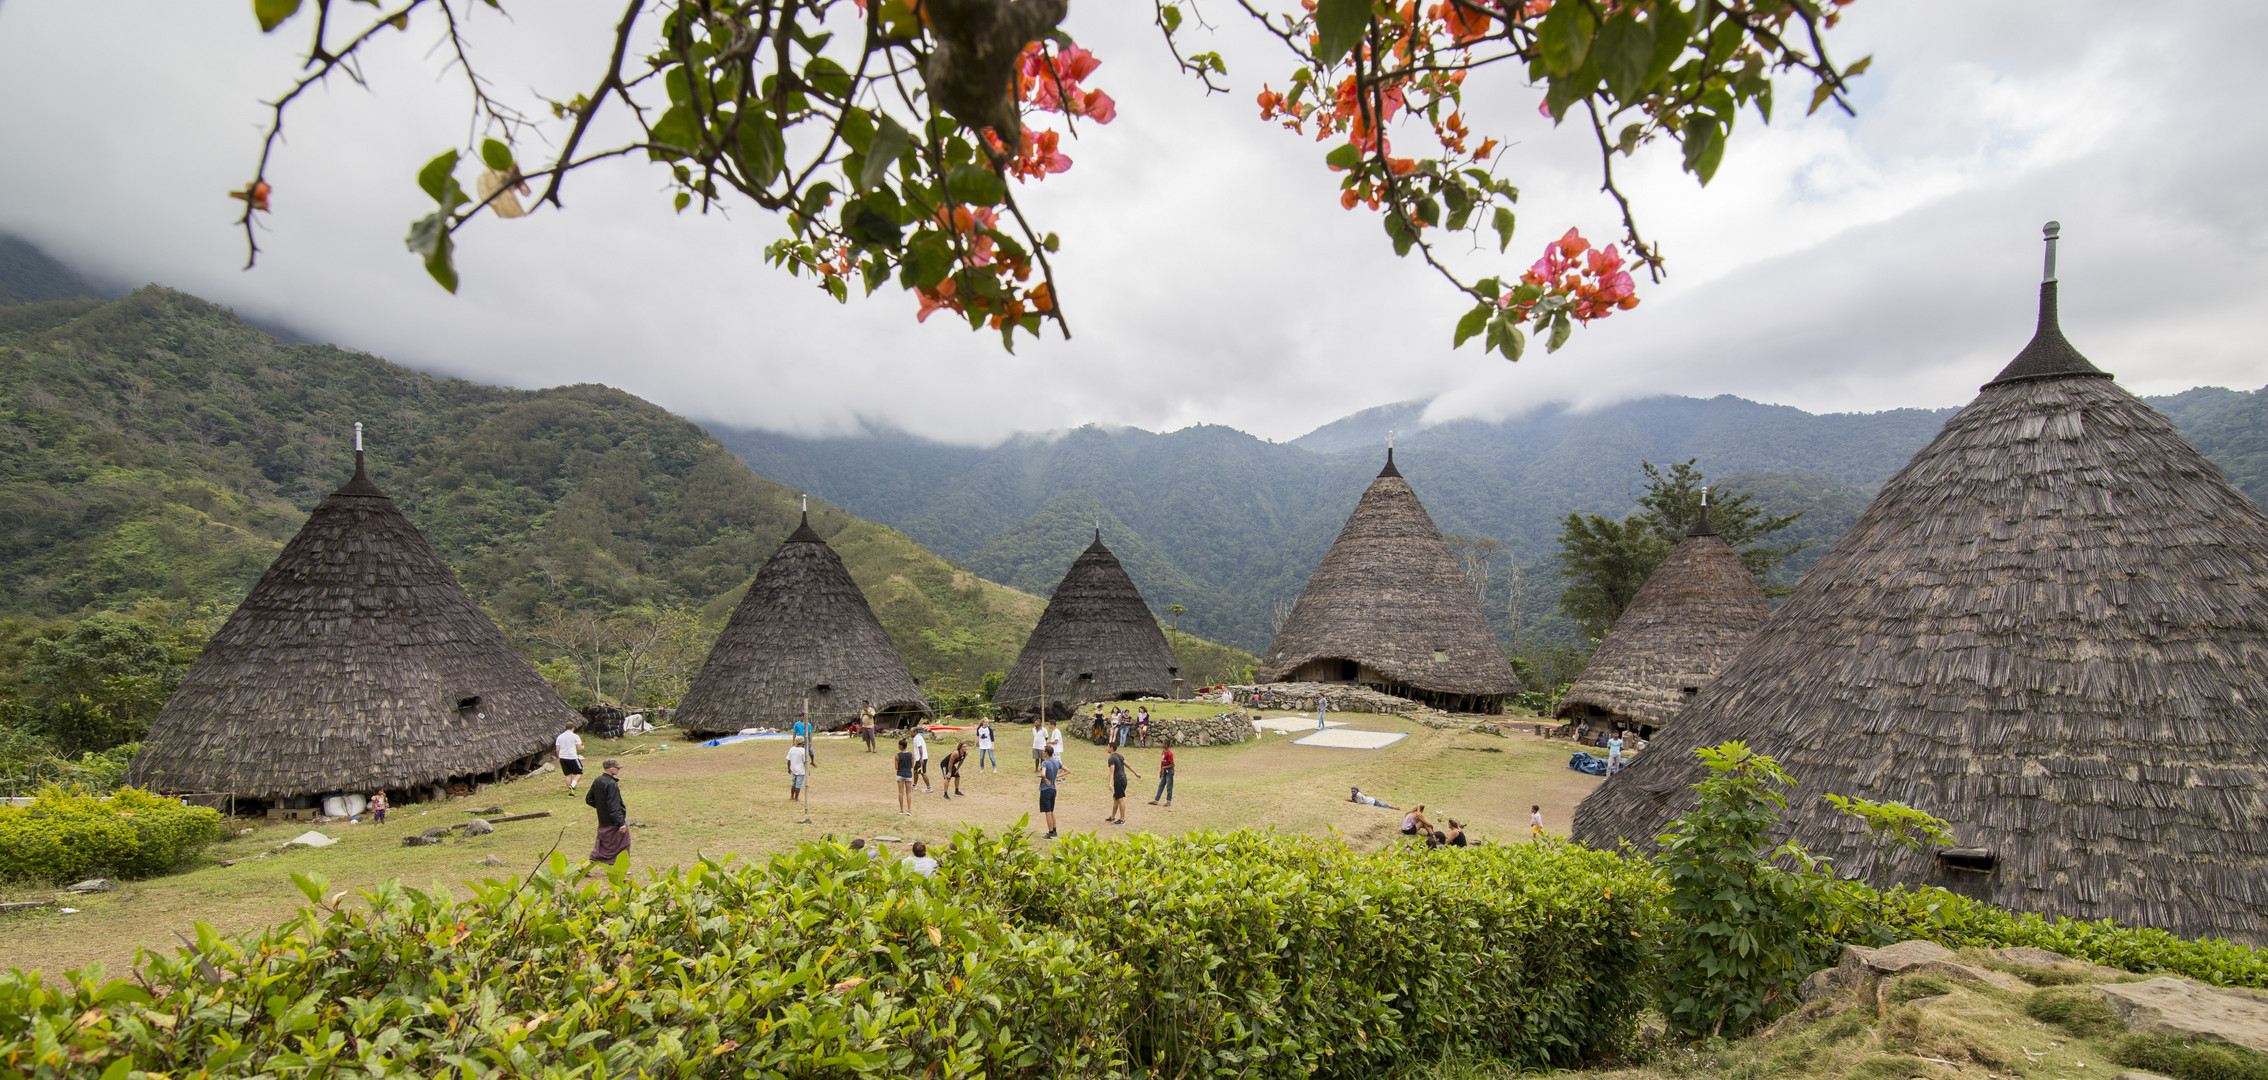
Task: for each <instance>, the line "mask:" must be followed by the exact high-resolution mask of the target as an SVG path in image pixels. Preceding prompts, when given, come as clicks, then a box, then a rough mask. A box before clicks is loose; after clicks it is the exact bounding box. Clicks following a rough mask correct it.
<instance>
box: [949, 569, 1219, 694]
mask: <svg viewBox="0 0 2268 1080" xmlns="http://www.w3.org/2000/svg"><path fill="white" fill-rule="evenodd" d="M1043 662H1044V663H1045V664H1046V669H1047V672H1046V673H1047V710H1048V712H1049V713H1051V714H1053V715H1055V716H1056V717H1057V718H1058V719H1060V718H1062V717H1064V716H1067V715H1069V713H1070V711H1071V709H1073V708H1074V707H1076V706H1077V705H1078V704H1079V703H1080V702H1082V701H1107V700H1111V699H1114V698H1121V697H1127V696H1130V695H1142V694H1154V695H1157V696H1159V697H1164V696H1166V695H1169V694H1171V693H1172V692H1173V680H1174V678H1175V676H1177V675H1179V674H1180V673H1181V672H1180V669H1179V668H1178V667H1176V666H1175V665H1176V663H1177V661H1175V660H1174V657H1173V647H1172V646H1170V645H1168V644H1166V639H1165V632H1164V631H1162V630H1159V629H1158V620H1157V617H1156V616H1155V615H1152V614H1151V613H1150V608H1149V606H1148V605H1147V604H1144V603H1143V602H1142V593H1141V591H1140V590H1138V589H1136V588H1135V587H1134V580H1133V579H1132V578H1129V577H1127V576H1126V568H1125V567H1123V566H1120V565H1119V564H1118V556H1116V555H1113V554H1111V553H1110V549H1109V548H1107V547H1104V546H1103V542H1102V530H1101V529H1097V530H1095V542H1094V543H1093V544H1091V545H1089V546H1088V548H1087V550H1085V551H1082V552H1080V553H1079V557H1078V558H1077V559H1074V560H1072V562H1071V569H1070V570H1069V571H1068V572H1066V573H1065V574H1064V575H1063V580H1062V581H1061V582H1059V583H1058V584H1057V585H1056V586H1055V595H1054V596H1053V597H1051V598H1050V599H1049V600H1048V602H1047V610H1046V611H1044V612H1042V613H1041V614H1040V620H1039V625H1038V626H1035V627H1033V628H1032V636H1031V637H1030V638H1029V639H1027V640H1026V641H1025V642H1024V651H1023V652H1022V653H1020V654H1018V655H1017V657H1016V666H1015V668H1014V669H1012V670H1010V671H1009V672H1008V678H1007V679H1005V680H1004V681H1002V682H1001V684H1000V689H999V690H997V691H995V692H994V693H993V695H992V700H993V701H995V702H997V703H999V704H1000V705H1002V706H1004V707H1006V708H1009V709H1012V710H1017V711H1018V712H1022V711H1024V710H1029V711H1030V712H1031V713H1032V714H1033V715H1035V716H1036V715H1038V712H1039V704H1040V667H1041V664H1042V663H1043Z"/></svg>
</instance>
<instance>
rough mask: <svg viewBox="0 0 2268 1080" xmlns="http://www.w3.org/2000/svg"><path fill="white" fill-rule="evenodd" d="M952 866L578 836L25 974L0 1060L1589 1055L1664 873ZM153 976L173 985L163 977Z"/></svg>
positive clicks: (1541, 848)
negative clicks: (649, 862) (654, 847)
mask: <svg viewBox="0 0 2268 1080" xmlns="http://www.w3.org/2000/svg"><path fill="white" fill-rule="evenodd" d="M939 855H940V862H941V866H940V868H939V869H938V871H937V875H936V876H935V877H934V878H929V879H924V878H921V877H917V876H915V875H913V874H911V873H909V872H908V871H906V870H904V869H903V868H902V867H900V866H898V865H895V864H877V863H869V862H868V861H867V859H866V857H865V855H864V854H863V853H854V852H850V851H848V850H845V849H844V848H842V847H839V846H837V845H834V844H810V845H806V846H804V847H803V848H801V849H800V850H798V851H795V852H792V853H789V854H785V855H781V856H777V857H774V858H772V859H770V860H769V861H768V862H766V863H764V864H762V865H738V864H729V863H717V862H713V861H703V862H702V863H701V864H699V865H697V866H694V867H692V868H690V869H687V870H683V871H678V870H671V871H668V872H666V873H657V874H656V875H654V877H653V878H652V880H650V881H648V882H647V883H644V884H632V883H630V882H628V881H626V880H625V879H623V878H622V877H620V876H617V877H616V878H614V879H612V880H609V881H607V882H604V883H599V882H593V883H589V884H579V883H577V882H575V881H573V880H570V877H569V875H570V868H569V866H568V864H567V862H566V860H565V859H564V858H554V860H553V861H552V863H551V865H550V866H548V867H546V868H544V869H542V870H540V871H539V872H538V873H536V874H535V875H533V876H532V877H531V878H529V879H528V880H527V881H525V882H521V881H519V880H517V879H508V880H504V881H495V880H490V881H485V882H481V883H478V884H476V885H474V886H473V887H472V891H473V893H474V895H473V897H472V899H470V900H464V901H459V900H455V899H453V898H452V896H451V895H450V894H449V892H448V891H447V890H442V889H435V890H431V891H421V890H405V889H402V888H400V887H399V886H397V885H395V884H392V883H387V884H384V885H381V886H379V887H378V888H377V889H376V890H374V891H372V892H369V893H365V894H363V897H364V901H365V902H362V903H340V902H339V901H340V900H342V899H344V898H345V896H346V894H344V893H342V894H340V895H339V896H338V897H335V898H333V899H332V900H331V901H330V902H329V903H327V904H326V903H323V902H321V900H320V898H321V896H322V893H323V888H324V886H323V883H322V882H321V881H320V880H317V879H311V878H300V879H298V880H299V881H300V884H301V888H302V890H303V891H305V892H306V893H307V895H308V897H309V900H310V902H311V904H313V905H314V906H311V907H309V908H306V909H304V910H303V911H302V913H301V914H300V915H299V917H297V918H296V919H294V920H292V921H290V922H287V923H285V924H282V925H279V926H276V927H274V928H271V929H269V930H266V931H264V932H261V933H257V934H250V935H245V936H243V937H239V938H235V939H224V938H222V937H221V936H220V935H218V934H216V933H214V932H213V931H212V930H211V929H210V928H207V927H199V930H198V940H197V943H196V945H195V946H194V948H191V949H184V950H180V951H177V952H176V953H174V954H173V955H170V956H155V955H150V954H144V955H143V956H142V957H141V958H139V961H138V966H139V968H140V977H139V979H138V980H137V981H136V982H135V983H128V982H125V981H114V982H107V983H106V982H103V981H102V978H101V974H100V972H99V971H93V972H83V973H73V974H71V975H67V976H65V977H64V978H63V979H62V980H59V981H58V982H57V983H56V984H54V985H48V984H47V983H45V982H43V981H42V980H41V978H40V976H39V975H38V974H37V973H32V974H24V973H20V972H19V973H12V974H10V975H6V976H0V1072H6V1073H9V1074H11V1075H13V1074H14V1073H15V1072H21V1073H23V1074H26V1075H54V1076H65V1075H69V1076H89V1077H109V1076H118V1077H125V1076H127V1075H129V1074H130V1073H132V1072H134V1071H137V1070H141V1071H155V1072H163V1073H165V1074H167V1075H172V1076H223V1075H226V1076H248V1075H290V1076H333V1075H344V1076H359V1075H365V1074H369V1075H377V1074H384V1075H425V1076H434V1075H452V1076H456V1075H464V1076H473V1075H483V1076H513V1077H518V1076H538V1075H543V1076H550V1075H562V1076H564V1075H579V1076H633V1075H635V1076H669V1077H715V1078H718V1080H723V1078H727V1077H732V1078H739V1077H765V1078H779V1077H805V1076H808V1077H821V1076H824V1077H840V1078H845V1080H865V1078H873V1080H882V1078H885V1077H887V1078H890V1080H904V1078H916V1080H918V1078H923V1077H928V1078H931V1080H963V1078H974V1077H982V1078H985V1080H1024V1078H1033V1080H1036V1078H1039V1077H1052V1076H1078V1077H1097V1078H1109V1077H1130V1076H1135V1075H1141V1076H1175V1077H1191V1078H1194V1077H1200V1076H1204V1077H1214V1076H1231V1075H1233V1076H1236V1077H1252V1078H1259V1077H1270V1076H1276V1077H1295V1078H1306V1077H1309V1076H1311V1075H1312V1076H1320V1077H1358V1076H1371V1075H1376V1074H1377V1073H1378V1072H1381V1071H1386V1070H1389V1069H1392V1068H1395V1067H1398V1066H1400V1065H1403V1064H1406V1063H1412V1062H1423V1061H1431V1060H1439V1059H1442V1058H1446V1057H1450V1056H1452V1055H1457V1054H1478V1053H1499V1054H1503V1055H1504V1056H1507V1057H1510V1058H1512V1059H1513V1060H1515V1061H1520V1062H1534V1063H1540V1062H1545V1061H1556V1062H1568V1061H1573V1060H1575V1059H1576V1057H1577V1056H1579V1055H1580V1054H1582V1053H1585V1052H1595V1051H1597V1050H1599V1049H1603V1048H1605V1046H1606V1045H1607V1044H1608V1043H1609V1042H1610V1041H1612V1040H1616V1039H1620V1038H1624V1037H1626V1036H1627V1034H1628V1032H1629V1031H1630V1029H1631V1028H1632V1026H1633V1021H1634V1018H1635V1012H1636V1010H1637V1008H1638V1007H1639V1006H1640V1005H1641V1004H1642V1002H1643V1000H1644V996H1645V995H1644V992H1643V989H1644V985H1645V979H1646V975H1645V964H1644V956H1645V950H1646V944H1645V943H1646V940H1647V937H1646V936H1647V935H1648V934H1650V933H1651V932H1653V931H1654V930H1655V927H1654V925H1653V924H1652V923H1651V922H1650V921H1649V917H1648V916H1647V915H1646V914H1645V913H1646V912H1647V911H1648V910H1650V909H1651V908H1652V907H1654V906H1655V905H1656V904H1657V903H1658V890H1657V889H1656V887H1655V886H1653V885H1652V884H1651V882H1650V880H1649V877H1648V875H1647V874H1646V873H1645V872H1644V870H1643V868H1642V867H1641V866H1639V865H1637V864H1634V863H1631V862H1629V861H1628V860H1624V859H1622V858H1620V857H1618V856H1614V855H1608V854H1601V853H1596V852H1589V851H1584V850H1581V849H1576V848H1568V847H1562V846H1559V845H1551V844H1543V845H1534V846H1528V845H1522V846H1519V847H1504V848H1481V849H1473V850H1466V851H1444V852H1436V853H1432V854H1425V853H1417V852H1411V851H1407V850H1404V851H1398V852H1387V853H1380V854H1375V855H1359V854H1354V853H1351V852H1348V851H1346V850H1345V849H1344V848H1341V847H1339V846H1337V845H1334V844H1331V843H1328V842H1324V841H1317V840H1304V839H1295V838H1281V837H1275V836H1269V835H1261V834H1253V833H1239V834H1230V835H1213V836H1190V837H1182V838H1177V839H1173V840H1164V839H1159V838H1154V837H1142V838H1132V839H1130V840H1128V841H1123V842H1119V843H1111V844H1105V843H1101V842H1098V841H1093V840H1087V839H1081V840H1077V841H1073V842H1069V843H1066V844H1064V845H1062V846H1061V847H1059V848H1057V849H1056V850H1055V852H1054V853H1053V855H1052V857H1046V858H1043V857H1040V856H1039V855H1038V854H1037V853H1035V852H1034V851H1033V850H1032V849H1031V847H1030V845H1029V842H1028V841H1027V840H1026V839H1025V837H1024V834H1022V833H1021V832H1016V833H1011V834H1009V835H1008V836H1006V837H1002V838H998V839H988V838H986V837H984V836H982V835H981V834H963V835H962V836H960V837H958V838H956V839H955V841H954V843H953V845H952V846H951V847H950V848H947V849H945V850H943V851H941V852H939ZM147 986H164V987H170V988H171V992H169V993H168V994H167V995H166V996H165V997H163V998H160V999H155V1000H153V999H152V997H151V995H150V993H149V992H148V991H147V990H146V989H145V987H147Z"/></svg>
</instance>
